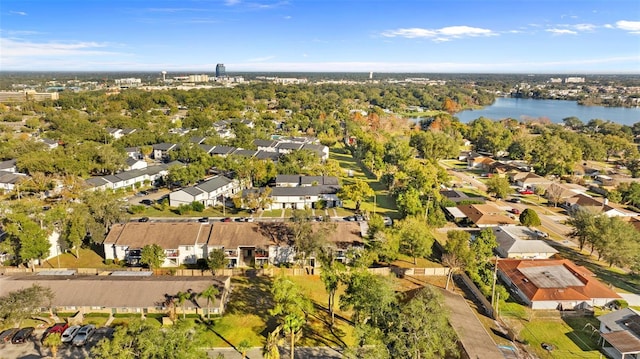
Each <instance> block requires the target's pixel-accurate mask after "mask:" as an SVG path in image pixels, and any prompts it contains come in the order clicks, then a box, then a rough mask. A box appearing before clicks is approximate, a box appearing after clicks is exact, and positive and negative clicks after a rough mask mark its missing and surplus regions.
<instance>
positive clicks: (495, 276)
mask: <svg viewBox="0 0 640 359" xmlns="http://www.w3.org/2000/svg"><path fill="white" fill-rule="evenodd" d="M497 280H498V256H496V263H495V265H494V267H493V288H492V289H491V306H492V307H494V308H495V306H496V305H497V304H498V301H497V300H495V297H496V281H497Z"/></svg>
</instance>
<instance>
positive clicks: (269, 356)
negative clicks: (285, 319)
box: [262, 325, 282, 359]
mask: <svg viewBox="0 0 640 359" xmlns="http://www.w3.org/2000/svg"><path fill="white" fill-rule="evenodd" d="M280 330H282V326H280V325H279V326H278V327H276V329H274V330H273V331H272V332H271V333H269V334H268V335H267V341H266V342H265V344H264V348H262V356H263V357H264V359H280V349H278V344H279V343H280Z"/></svg>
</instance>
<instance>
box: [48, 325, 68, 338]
mask: <svg viewBox="0 0 640 359" xmlns="http://www.w3.org/2000/svg"><path fill="white" fill-rule="evenodd" d="M67 328H69V324H67V323H59V324H54V325H53V326H52V327H49V329H47V330H45V332H44V334H42V341H43V342H44V340H45V339H47V336H49V335H51V334H53V333H58V334H60V336H61V337H62V333H64V331H65V330H67Z"/></svg>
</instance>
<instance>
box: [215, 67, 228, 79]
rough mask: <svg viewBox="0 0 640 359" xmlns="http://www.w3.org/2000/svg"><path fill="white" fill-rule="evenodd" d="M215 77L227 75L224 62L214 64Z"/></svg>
mask: <svg viewBox="0 0 640 359" xmlns="http://www.w3.org/2000/svg"><path fill="white" fill-rule="evenodd" d="M216 77H227V70H226V69H225V67H224V64H217V65H216Z"/></svg>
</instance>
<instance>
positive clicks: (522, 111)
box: [455, 97, 640, 125]
mask: <svg viewBox="0 0 640 359" xmlns="http://www.w3.org/2000/svg"><path fill="white" fill-rule="evenodd" d="M455 116H456V117H458V118H459V119H460V122H464V123H468V122H470V121H473V120H475V119H477V118H478V117H487V118H490V119H493V120H501V119H504V118H514V119H516V120H526V119H528V118H540V117H546V118H549V119H550V120H551V121H552V122H554V123H561V122H562V119H563V118H567V117H571V116H575V117H577V118H579V119H580V120H581V121H582V122H584V123H587V122H589V120H593V119H601V120H605V121H606V120H609V121H612V122H617V123H620V124H623V125H633V124H634V123H636V122H640V108H637V107H636V108H623V107H601V106H580V105H578V103H577V102H575V101H561V100H532V99H518V98H503V97H501V98H497V99H496V102H495V103H494V104H493V105H491V106H488V107H485V108H484V109H482V110H475V111H462V112H459V113H457V114H455Z"/></svg>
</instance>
